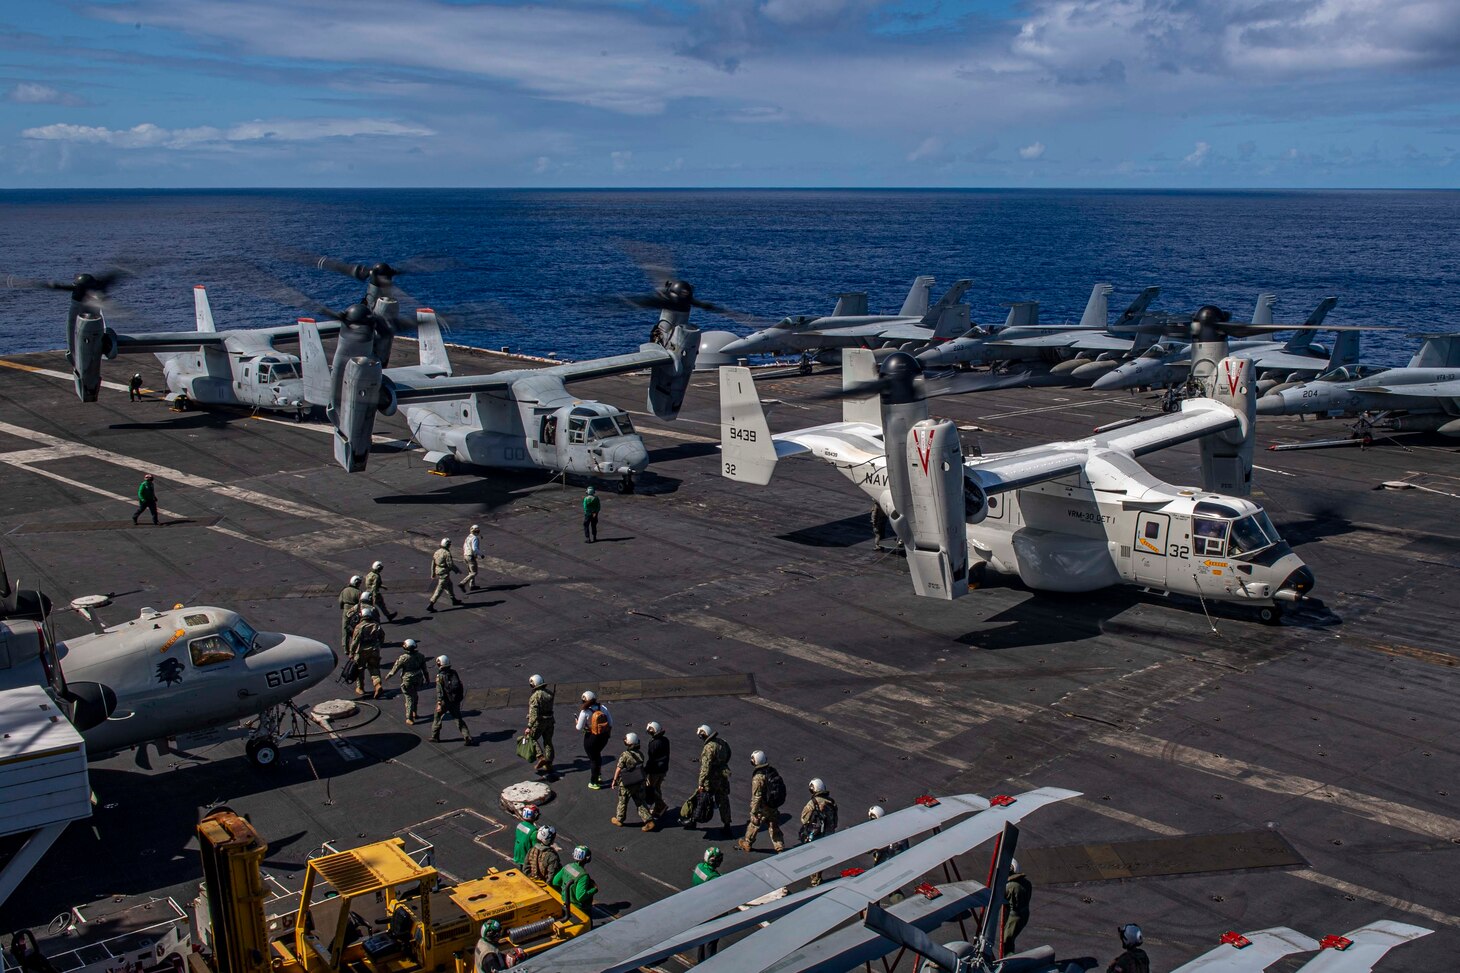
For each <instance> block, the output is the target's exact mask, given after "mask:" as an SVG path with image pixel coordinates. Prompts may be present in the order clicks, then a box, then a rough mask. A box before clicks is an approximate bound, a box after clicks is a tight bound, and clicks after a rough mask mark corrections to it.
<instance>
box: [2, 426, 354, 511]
mask: <svg viewBox="0 0 1460 973" xmlns="http://www.w3.org/2000/svg"><path fill="white" fill-rule="evenodd" d="M0 432H4V433H8V434H10V435H12V436H15V437H17V438H19V439H29V440H31V441H32V442H37V443H42V444H44V445H46V446H50V447H53V448H61V449H67V450H69V451H70V455H73V456H86V457H90V458H91V459H99V460H101V461H102V462H105V463H111V464H113V465H115V466H121V467H125V468H129V469H145V470H151V471H152V472H153V473H155V474H157V475H158V476H159V477H161V478H162V479H164V480H168V481H171V482H172V483H175V484H180V485H182V486H189V487H196V488H198V489H200V490H208V491H210V492H212V493H215V494H218V495H219V496H224V497H228V498H230V499H233V500H238V501H241V502H243V503H248V504H253V505H254V506H257V507H262V508H264V509H265V510H274V511H278V512H279V513H285V514H290V515H292V516H295V517H302V518H304V519H306V520H318V521H321V522H323V523H333V524H335V526H336V527H337V528H339V529H345V528H348V529H352V530H364V529H367V528H373V527H374V525H373V524H371V523H370V522H369V521H365V520H358V519H356V518H353V517H345V516H343V515H341V514H336V513H331V512H329V511H327V510H324V509H322V508H320V507H311V506H308V505H307V504H302V503H295V502H294V501H292V500H285V499H284V498H282V497H275V496H271V495H269V494H267V493H260V492H259V491H257V490H250V489H247V488H246V487H240V486H234V485H232V484H228V483H220V482H218V481H217V480H210V479H208V478H207V477H205V476H194V475H193V474H192V473H184V472H183V471H182V470H175V469H171V468H169V467H166V466H159V465H157V464H156V463H152V462H148V461H146V460H140V459H136V458H134V457H131V456H125V455H123V454H121V453H114V452H112V451H110V450H107V449H101V448H99V447H97V446H88V445H86V444H84V443H77V442H72V441H70V440H65V439H60V438H58V437H56V436H52V435H49V434H47V433H43V432H37V431H36V430H34V429H26V428H25V427H24V426H17V425H15V424H13V423H9V422H0ZM5 455H6V454H3V453H0V459H3V458H4V457H5ZM27 469H33V467H27ZM36 472H40V471H39V470H37V471H36Z"/></svg>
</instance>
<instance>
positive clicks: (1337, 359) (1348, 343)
mask: <svg viewBox="0 0 1460 973" xmlns="http://www.w3.org/2000/svg"><path fill="white" fill-rule="evenodd" d="M1311 333H1312V332H1309V334H1311ZM1360 334H1362V332H1359V331H1340V332H1338V334H1337V335H1336V336H1335V337H1334V339H1333V351H1332V353H1330V354H1329V356H1328V367H1329V368H1330V369H1334V368H1338V367H1339V366H1340V365H1352V364H1354V363H1355V362H1357V361H1358V360H1359V335H1360Z"/></svg>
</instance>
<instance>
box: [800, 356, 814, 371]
mask: <svg viewBox="0 0 1460 973" xmlns="http://www.w3.org/2000/svg"><path fill="white" fill-rule="evenodd" d="M814 366H815V362H814V360H813V359H812V357H811V356H810V355H802V356H801V364H800V365H799V366H798V367H799V368H800V371H801V374H802V375H810V374H811V369H812V368H813V367H814Z"/></svg>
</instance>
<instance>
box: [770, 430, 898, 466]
mask: <svg viewBox="0 0 1460 973" xmlns="http://www.w3.org/2000/svg"><path fill="white" fill-rule="evenodd" d="M771 442H772V443H774V444H775V446H776V458H777V459H782V458H785V457H787V456H795V455H797V454H800V453H813V454H815V455H817V456H820V457H823V458H831V456H835V457H836V458H837V459H839V460H841V461H842V462H845V463H850V464H852V465H856V464H858V463H866V462H869V461H871V460H874V459H880V458H882V455H883V452H884V450H883V446H882V429H881V427H880V426H877V425H874V424H873V423H870V422H829V423H827V424H826V425H824V426H808V427H807V428H805V429H795V430H792V431H791V432H783V433H778V434H776V435H774V436H772V437H771ZM828 453H830V454H831V456H828Z"/></svg>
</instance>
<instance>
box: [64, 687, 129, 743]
mask: <svg viewBox="0 0 1460 973" xmlns="http://www.w3.org/2000/svg"><path fill="white" fill-rule="evenodd" d="M65 699H66V701H67V702H68V703H70V704H71V725H72V726H74V727H76V731H77V732H78V733H85V732H86V731H87V730H90V729H92V728H93V727H97V726H100V725H101V724H103V723H105V722H106V721H107V718H108V717H110V716H111V715H112V714H113V713H115V712H116V711H117V694H116V692H115V691H114V690H113V689H112V688H111V687H110V686H105V685H102V684H101V683H99V682H68V683H66V695H65Z"/></svg>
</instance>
